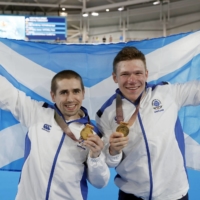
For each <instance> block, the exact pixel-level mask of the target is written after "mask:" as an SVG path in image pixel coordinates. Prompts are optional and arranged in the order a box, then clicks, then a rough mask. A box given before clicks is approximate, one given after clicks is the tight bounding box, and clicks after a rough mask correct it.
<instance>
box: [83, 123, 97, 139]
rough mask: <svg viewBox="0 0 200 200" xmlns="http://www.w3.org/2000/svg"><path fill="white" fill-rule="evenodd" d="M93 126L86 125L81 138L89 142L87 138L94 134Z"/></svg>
mask: <svg viewBox="0 0 200 200" xmlns="http://www.w3.org/2000/svg"><path fill="white" fill-rule="evenodd" d="M93 128H94V127H93V126H92V125H90V124H86V125H85V128H83V129H82V131H81V138H82V139H84V140H87V137H88V135H89V134H93V131H92V130H93Z"/></svg>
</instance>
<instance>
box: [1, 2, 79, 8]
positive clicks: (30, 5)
mask: <svg viewBox="0 0 200 200" xmlns="http://www.w3.org/2000/svg"><path fill="white" fill-rule="evenodd" d="M0 5H7V6H27V7H50V8H58V7H62V8H69V9H70V8H71V9H82V6H74V5H59V4H44V3H16V2H0Z"/></svg>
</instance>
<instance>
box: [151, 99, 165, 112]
mask: <svg viewBox="0 0 200 200" xmlns="http://www.w3.org/2000/svg"><path fill="white" fill-rule="evenodd" d="M152 106H153V109H154V113H156V112H161V111H164V109H162V104H161V101H160V100H158V99H154V100H153V101H152Z"/></svg>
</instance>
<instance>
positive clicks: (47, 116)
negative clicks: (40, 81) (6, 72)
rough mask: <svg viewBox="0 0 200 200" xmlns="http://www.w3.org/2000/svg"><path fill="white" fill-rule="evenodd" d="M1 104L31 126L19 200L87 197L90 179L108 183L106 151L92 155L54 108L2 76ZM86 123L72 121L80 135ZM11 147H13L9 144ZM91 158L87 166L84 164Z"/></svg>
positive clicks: (68, 199) (100, 185)
mask: <svg viewBox="0 0 200 200" xmlns="http://www.w3.org/2000/svg"><path fill="white" fill-rule="evenodd" d="M0 108H1V109H4V110H9V111H11V112H12V114H13V115H14V116H15V118H16V119H18V120H19V121H20V122H21V123H22V124H23V125H24V126H26V127H28V133H27V136H26V143H25V147H26V148H25V150H26V151H25V158H26V160H25V163H24V165H23V169H22V173H21V178H20V182H19V185H18V193H17V196H16V200H86V199H87V184H86V179H87V180H88V181H89V182H90V183H91V184H92V185H94V186H95V187H97V188H101V187H104V186H105V185H106V184H107V183H108V180H109V176H110V172H109V169H108V167H107V165H106V163H105V156H104V154H103V153H101V155H100V156H99V157H98V158H90V157H89V155H88V149H87V150H82V149H81V148H80V147H77V143H76V142H74V141H73V140H72V139H71V138H69V137H68V136H67V135H65V134H64V133H63V131H62V129H61V128H60V127H59V126H58V124H57V123H56V121H55V120H54V110H53V109H51V108H44V107H42V103H38V102H37V101H34V100H31V99H30V98H29V97H27V96H26V95H25V94H24V93H23V92H21V91H19V90H17V89H16V88H15V87H13V86H12V85H11V84H10V83H9V82H8V81H7V80H6V79H5V78H4V77H2V76H0ZM84 126H85V125H84V124H82V123H79V122H74V123H70V124H69V127H70V129H71V131H72V132H73V133H74V135H75V136H76V138H79V137H80V131H81V130H82V129H83V128H84ZM8 148H9V147H8ZM85 161H87V167H86V166H85V164H83V163H84V162H85Z"/></svg>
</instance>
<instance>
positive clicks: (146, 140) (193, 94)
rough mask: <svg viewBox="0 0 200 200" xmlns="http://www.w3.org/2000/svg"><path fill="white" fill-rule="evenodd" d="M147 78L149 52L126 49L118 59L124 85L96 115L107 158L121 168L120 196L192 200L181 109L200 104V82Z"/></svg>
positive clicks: (125, 199) (122, 199) (116, 73)
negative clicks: (151, 81) (154, 81)
mask: <svg viewBox="0 0 200 200" xmlns="http://www.w3.org/2000/svg"><path fill="white" fill-rule="evenodd" d="M147 78H148V70H147V67H146V59H145V56H144V54H143V53H142V52H141V51H139V50H138V49H136V48H134V47H124V48H123V49H122V50H121V51H120V52H119V53H118V54H117V55H116V57H115V59H114V62H113V79H114V81H115V82H116V83H117V84H118V86H119V89H117V90H116V93H115V94H114V95H113V96H111V97H110V98H109V99H108V101H106V102H105V103H104V105H103V106H102V107H101V108H100V110H99V111H98V112H97V115H96V122H97V125H98V127H99V128H100V129H101V131H102V133H104V136H103V138H104V141H105V146H106V162H107V164H108V165H109V166H110V167H116V172H117V176H116V177H115V184H116V185H117V186H118V188H119V200H136V199H143V200H177V199H181V200H188V194H187V193H188V189H189V184H188V179H187V172H186V166H185V144H184V136H183V131H182V127H181V124H180V121H179V118H178V111H179V110H180V108H181V107H183V106H187V105H199V104H200V82H199V81H191V82H188V83H184V84H173V85H171V84H169V83H164V82H163V83H161V84H157V85H149V84H147V83H146V81H147Z"/></svg>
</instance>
